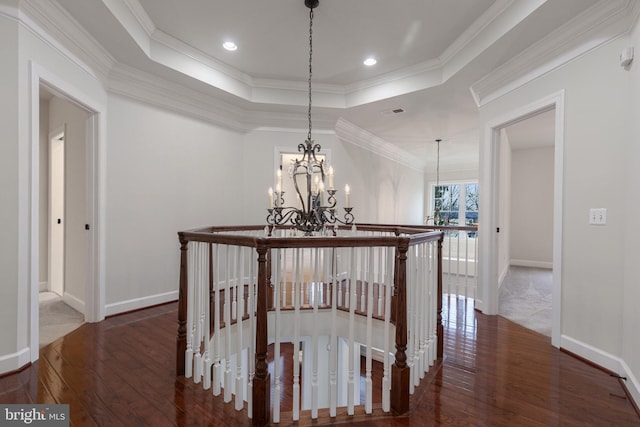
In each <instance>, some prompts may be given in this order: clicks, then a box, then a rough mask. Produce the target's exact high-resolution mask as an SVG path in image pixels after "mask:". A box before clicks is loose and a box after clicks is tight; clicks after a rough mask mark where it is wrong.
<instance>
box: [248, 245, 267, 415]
mask: <svg viewBox="0 0 640 427" xmlns="http://www.w3.org/2000/svg"><path fill="white" fill-rule="evenodd" d="M257 251H258V300H257V307H256V363H255V375H254V377H253V395H252V398H253V409H252V417H253V419H252V424H253V425H254V426H265V425H268V424H269V419H270V418H271V413H270V411H271V377H270V376H269V370H268V368H269V365H268V363H267V305H268V296H267V293H268V288H267V251H268V246H267V244H266V242H265V241H259V242H258V247H257Z"/></svg>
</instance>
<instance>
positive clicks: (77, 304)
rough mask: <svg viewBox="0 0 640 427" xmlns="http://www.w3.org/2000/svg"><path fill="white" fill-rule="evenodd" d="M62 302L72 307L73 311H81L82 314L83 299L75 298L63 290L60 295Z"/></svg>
mask: <svg viewBox="0 0 640 427" xmlns="http://www.w3.org/2000/svg"><path fill="white" fill-rule="evenodd" d="M62 302H64V303H65V304H67V305H68V306H69V307H71V308H73V309H74V310H75V311H77V312H79V313H82V314H83V315H84V310H85V304H84V301H82V300H80V299H78V298H76V297H75V296H73V295H71V294H70V293H68V292H65V293H64V294H63V295H62Z"/></svg>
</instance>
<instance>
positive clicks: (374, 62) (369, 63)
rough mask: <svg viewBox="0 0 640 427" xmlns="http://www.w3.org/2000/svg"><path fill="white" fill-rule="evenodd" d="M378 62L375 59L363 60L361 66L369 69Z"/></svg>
mask: <svg viewBox="0 0 640 427" xmlns="http://www.w3.org/2000/svg"><path fill="white" fill-rule="evenodd" d="M377 62H378V61H376V58H373V57H371V58H367V59H365V60H364V62H363V64H364V65H366V66H367V67H371V66H373V65H376V63H377Z"/></svg>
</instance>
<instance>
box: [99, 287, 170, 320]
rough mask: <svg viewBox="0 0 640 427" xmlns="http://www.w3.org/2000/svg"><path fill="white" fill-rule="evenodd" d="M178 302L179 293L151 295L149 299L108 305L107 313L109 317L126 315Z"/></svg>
mask: <svg viewBox="0 0 640 427" xmlns="http://www.w3.org/2000/svg"><path fill="white" fill-rule="evenodd" d="M177 300H178V291H171V292H165V293H164V294H157V295H151V296H148V297H142V298H135V299H130V300H127V301H120V302H116V303H113V304H107V305H106V306H105V311H106V315H107V316H113V315H114V314H119V313H125V312H127V311H133V310H139V309H141V308H146V307H151V306H154V305H158V304H164V303H167V302H173V301H177Z"/></svg>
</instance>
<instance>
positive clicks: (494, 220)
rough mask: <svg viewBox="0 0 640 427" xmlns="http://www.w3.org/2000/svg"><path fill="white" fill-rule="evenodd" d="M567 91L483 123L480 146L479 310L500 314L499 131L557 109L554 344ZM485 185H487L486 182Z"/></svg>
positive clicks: (555, 339)
mask: <svg viewBox="0 0 640 427" xmlns="http://www.w3.org/2000/svg"><path fill="white" fill-rule="evenodd" d="M564 104H565V94H564V90H561V91H558V92H556V93H553V94H551V95H549V96H546V97H544V98H541V99H539V100H537V101H534V102H532V103H530V104H527V105H524V106H522V107H519V108H516V109H514V110H512V111H510V112H509V113H506V114H505V115H503V116H501V117H498V118H497V119H494V120H491V121H490V122H488V123H486V124H485V125H484V130H483V132H484V133H483V135H484V146H481V153H480V158H481V163H480V180H481V187H480V191H481V195H482V196H481V197H482V203H481V206H480V210H481V213H480V218H484V220H482V221H480V224H479V229H480V230H479V233H480V236H481V239H480V251H481V254H482V255H481V256H480V259H479V270H480V274H479V279H480V284H481V290H480V294H481V298H482V299H481V301H480V307H479V308H480V309H481V310H482V311H483V312H484V313H486V314H497V313H498V289H499V288H498V286H499V271H498V248H499V247H498V239H497V228H498V227H499V226H500V224H499V209H498V206H499V202H500V189H499V188H498V183H499V177H500V161H499V159H500V131H501V130H502V129H504V128H506V127H507V126H509V125H511V124H514V123H516V122H519V121H521V120H525V119H527V118H530V117H532V116H535V115H536V114H538V113H541V112H543V111H547V110H550V109H553V108H555V143H554V174H553V175H554V176H553V181H554V182H553V187H554V188H553V288H552V299H553V302H552V320H551V344H552V345H553V346H554V347H558V348H559V347H560V337H561V328H562V313H561V311H562V235H563V229H562V218H563V186H564V184H563V177H564ZM483 184H485V185H483Z"/></svg>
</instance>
